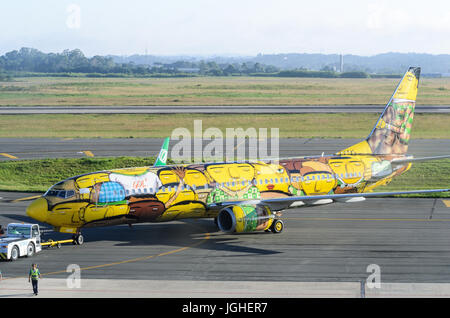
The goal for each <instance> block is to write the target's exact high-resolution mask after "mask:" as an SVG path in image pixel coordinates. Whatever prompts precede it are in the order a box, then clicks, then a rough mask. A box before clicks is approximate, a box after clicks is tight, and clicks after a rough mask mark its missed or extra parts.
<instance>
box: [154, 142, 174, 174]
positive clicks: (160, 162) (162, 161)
mask: <svg viewBox="0 0 450 318" xmlns="http://www.w3.org/2000/svg"><path fill="white" fill-rule="evenodd" d="M169 141H170V137H167V138H166V139H164V143H163V145H162V147H161V150H160V152H159V155H158V158H156V162H155V164H154V165H153V167H161V166H165V165H166V162H167V155H168V153H169Z"/></svg>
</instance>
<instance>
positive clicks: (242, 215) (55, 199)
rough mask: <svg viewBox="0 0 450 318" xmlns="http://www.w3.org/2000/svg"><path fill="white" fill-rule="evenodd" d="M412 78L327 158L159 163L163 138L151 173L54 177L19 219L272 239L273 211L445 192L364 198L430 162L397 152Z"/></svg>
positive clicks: (63, 227)
mask: <svg viewBox="0 0 450 318" xmlns="http://www.w3.org/2000/svg"><path fill="white" fill-rule="evenodd" d="M419 76H420V68H418V67H410V68H409V69H408V71H407V72H406V73H405V75H404V76H403V77H402V79H401V80H400V83H399V84H398V86H397V88H396V90H395V91H394V94H393V95H392V97H391V99H390V100H389V102H388V103H387V105H386V107H385V109H384V111H383V112H382V114H381V116H380V117H379V119H378V121H377V122H376V124H375V126H374V128H373V129H372V131H371V133H370V134H369V136H368V137H367V138H366V139H365V140H363V141H361V142H359V143H357V144H355V145H353V146H351V147H349V148H347V149H344V150H342V151H340V152H338V153H336V154H333V155H326V156H324V155H322V156H315V157H301V158H288V159H279V160H277V161H273V160H257V161H243V162H224V163H204V164H183V165H165V160H166V158H167V148H168V139H166V141H165V142H164V146H163V148H162V150H161V153H160V156H159V157H158V160H157V163H156V164H155V166H153V167H139V168H125V169H117V170H109V171H99V172H93V173H88V174H84V175H79V176H75V177H72V178H69V179H66V180H63V181H61V182H58V183H57V184H55V185H54V186H52V187H51V188H50V189H49V190H48V191H47V192H46V193H45V194H44V195H43V196H42V197H40V198H38V199H37V200H35V201H33V202H32V203H31V204H30V205H29V206H28V208H27V214H28V215H29V216H30V217H32V218H33V219H36V220H38V221H40V222H44V223H48V224H50V225H52V226H53V227H54V228H55V230H56V231H59V232H63V233H71V234H73V236H74V239H75V242H76V243H77V244H82V243H83V236H82V235H81V229H83V228H87V227H94V226H106V225H118V224H133V223H140V222H167V221H172V220H179V219H186V218H212V219H214V220H215V222H216V224H217V226H218V227H219V229H220V230H222V231H224V232H237V233H241V232H251V231H272V232H274V233H280V232H281V231H282V230H283V228H284V224H283V222H282V220H281V219H280V215H281V213H280V212H282V211H284V210H287V209H289V208H292V207H299V206H310V205H314V204H325V203H331V202H334V201H339V202H352V201H361V200H364V199H365V198H366V197H373V196H386V195H393V194H407V193H430V192H444V191H449V189H435V190H417V191H399V192H380V193H374V192H372V190H373V189H374V188H376V187H378V186H381V185H385V184H387V183H389V182H390V181H391V180H392V178H394V177H395V176H398V175H400V174H402V173H404V172H405V171H407V170H408V169H410V167H411V165H412V162H414V161H420V160H428V159H436V158H438V157H428V158H419V159H414V158H412V157H411V156H407V155H406V153H407V150H408V143H409V139H410V134H411V125H412V121H413V116H414V107H415V101H416V96H417V89H418V83H419ZM445 157H448V156H445ZM439 158H442V156H441V157H439Z"/></svg>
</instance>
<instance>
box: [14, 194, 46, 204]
mask: <svg viewBox="0 0 450 318" xmlns="http://www.w3.org/2000/svg"><path fill="white" fill-rule="evenodd" d="M41 196H42V194H39V195H33V196H32V197H25V198H20V199H15V200H13V201H11V202H12V203H16V202H21V201H28V200H33V199H37V198H40V197H41Z"/></svg>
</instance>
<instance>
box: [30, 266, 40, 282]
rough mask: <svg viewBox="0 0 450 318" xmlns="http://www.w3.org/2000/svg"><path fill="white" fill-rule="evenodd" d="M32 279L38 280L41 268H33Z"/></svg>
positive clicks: (31, 271)
mask: <svg viewBox="0 0 450 318" xmlns="http://www.w3.org/2000/svg"><path fill="white" fill-rule="evenodd" d="M30 275H31V279H33V280H37V279H38V277H39V269H37V268H36V269H31V270H30Z"/></svg>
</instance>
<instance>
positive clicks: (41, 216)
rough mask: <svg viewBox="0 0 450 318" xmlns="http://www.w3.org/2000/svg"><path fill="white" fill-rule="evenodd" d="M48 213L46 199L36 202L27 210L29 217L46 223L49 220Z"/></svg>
mask: <svg viewBox="0 0 450 318" xmlns="http://www.w3.org/2000/svg"><path fill="white" fill-rule="evenodd" d="M47 212H48V206H47V200H46V199H44V198H39V199H37V200H34V201H33V202H31V204H30V205H29V206H28V208H27V215H28V216H29V217H32V218H33V219H35V220H38V221H41V222H45V220H46V219H47Z"/></svg>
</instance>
